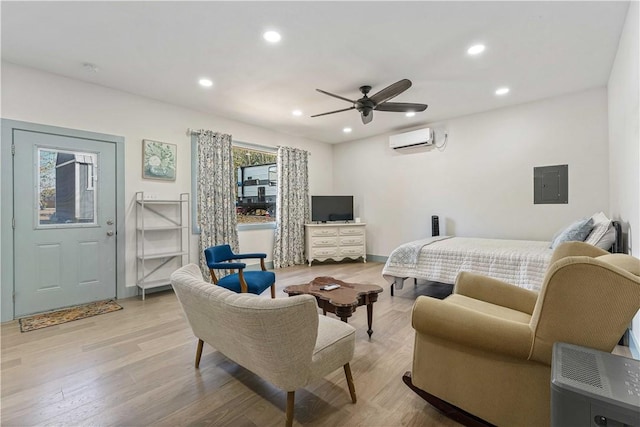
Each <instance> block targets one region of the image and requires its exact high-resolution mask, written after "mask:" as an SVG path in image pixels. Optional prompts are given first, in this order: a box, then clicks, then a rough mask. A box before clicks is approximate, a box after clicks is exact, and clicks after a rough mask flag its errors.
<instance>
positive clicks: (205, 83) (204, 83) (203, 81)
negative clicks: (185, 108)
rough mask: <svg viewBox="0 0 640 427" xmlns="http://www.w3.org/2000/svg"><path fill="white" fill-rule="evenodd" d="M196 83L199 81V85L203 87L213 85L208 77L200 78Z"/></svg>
mask: <svg viewBox="0 0 640 427" xmlns="http://www.w3.org/2000/svg"><path fill="white" fill-rule="evenodd" d="M198 83H200V86H203V87H211V86H213V82H212V81H211V80H209V79H200V80H198Z"/></svg>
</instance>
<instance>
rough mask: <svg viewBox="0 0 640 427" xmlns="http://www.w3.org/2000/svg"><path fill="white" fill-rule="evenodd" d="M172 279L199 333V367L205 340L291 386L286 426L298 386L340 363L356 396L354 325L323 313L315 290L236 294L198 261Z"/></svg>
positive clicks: (276, 382)
mask: <svg viewBox="0 0 640 427" xmlns="http://www.w3.org/2000/svg"><path fill="white" fill-rule="evenodd" d="M171 284H172V285H173V288H174V290H175V292H176V295H177V296H178V300H179V301H180V304H181V305H182V308H183V310H184V313H185V315H186V317H187V320H188V321H189V324H190V325H191V329H192V330H193V333H194V335H195V336H196V337H197V338H198V348H197V350H196V362H195V365H196V368H197V367H198V366H199V364H200V356H201V354H202V346H203V344H204V342H206V343H207V344H209V345H211V346H212V347H214V348H215V349H216V350H218V351H219V352H221V353H222V354H224V355H225V356H226V357H228V358H229V359H231V360H232V361H234V362H235V363H237V364H238V365H241V366H243V367H245V368H247V369H249V370H250V371H252V372H253V373H255V374H256V375H259V376H261V377H263V378H264V379H266V380H267V381H269V382H271V383H272V384H273V385H275V386H276V387H279V388H281V389H283V390H285V391H287V413H286V425H287V426H291V425H292V423H293V408H294V398H295V390H296V389H297V388H300V387H304V386H305V385H307V384H308V383H310V382H311V381H313V380H315V379H319V378H322V377H324V376H325V375H327V374H329V373H331V372H333V371H335V370H336V369H339V368H340V367H343V368H344V372H345V375H346V380H347V385H348V387H349V392H350V394H351V400H352V402H353V403H355V402H356V393H355V388H354V385H353V380H352V378H351V369H350V367H349V362H350V361H351V359H352V358H353V352H354V347H355V329H354V328H353V327H352V326H350V325H347V324H346V323H344V322H341V321H339V320H336V319H332V318H329V317H326V316H319V315H318V307H317V305H316V300H315V298H314V297H313V296H311V295H300V296H296V297H291V298H278V299H267V298H261V297H258V296H256V295H253V294H247V293H245V294H237V293H235V292H232V291H229V290H227V289H224V288H222V287H219V286H213V285H211V284H209V283H206V282H205V281H204V280H202V273H201V272H200V268H199V267H198V266H197V265H195V264H189V265H186V266H184V267H182V268H180V269H178V270H176V271H175V272H174V273H173V274H172V275H171Z"/></svg>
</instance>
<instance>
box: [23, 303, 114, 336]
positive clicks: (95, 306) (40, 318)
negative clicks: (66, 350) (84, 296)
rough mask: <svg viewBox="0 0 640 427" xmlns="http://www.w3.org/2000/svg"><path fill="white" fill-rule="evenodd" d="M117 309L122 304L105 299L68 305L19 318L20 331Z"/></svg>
mask: <svg viewBox="0 0 640 427" xmlns="http://www.w3.org/2000/svg"><path fill="white" fill-rule="evenodd" d="M118 310H122V306H120V305H119V304H117V303H116V302H115V301H113V300H106V301H98V302H92V303H89V304H82V305H77V306H75V307H69V308H65V309H62V310H56V311H50V312H48V313H41V314H34V315H33V316H29V317H23V318H22V319H19V322H20V332H29V331H35V330H36V329H42V328H46V327H48V326H54V325H60V324H61V323H67V322H71V321H73V320H78V319H85V318H87V317H91V316H97V315H98V314H104V313H111V312H112V311H118Z"/></svg>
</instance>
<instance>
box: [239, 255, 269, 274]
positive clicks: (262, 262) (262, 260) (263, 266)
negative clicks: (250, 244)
mask: <svg viewBox="0 0 640 427" xmlns="http://www.w3.org/2000/svg"><path fill="white" fill-rule="evenodd" d="M266 257H267V254H264V253H259V252H254V253H249V254H233V259H247V258H256V259H260V268H261V269H262V271H267V267H266V266H265V265H264V259H265V258H266Z"/></svg>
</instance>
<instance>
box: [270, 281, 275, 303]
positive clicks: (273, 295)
mask: <svg viewBox="0 0 640 427" xmlns="http://www.w3.org/2000/svg"><path fill="white" fill-rule="evenodd" d="M275 297H276V284H275V283H274V284H273V285H271V298H272V299H273V298H275Z"/></svg>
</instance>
